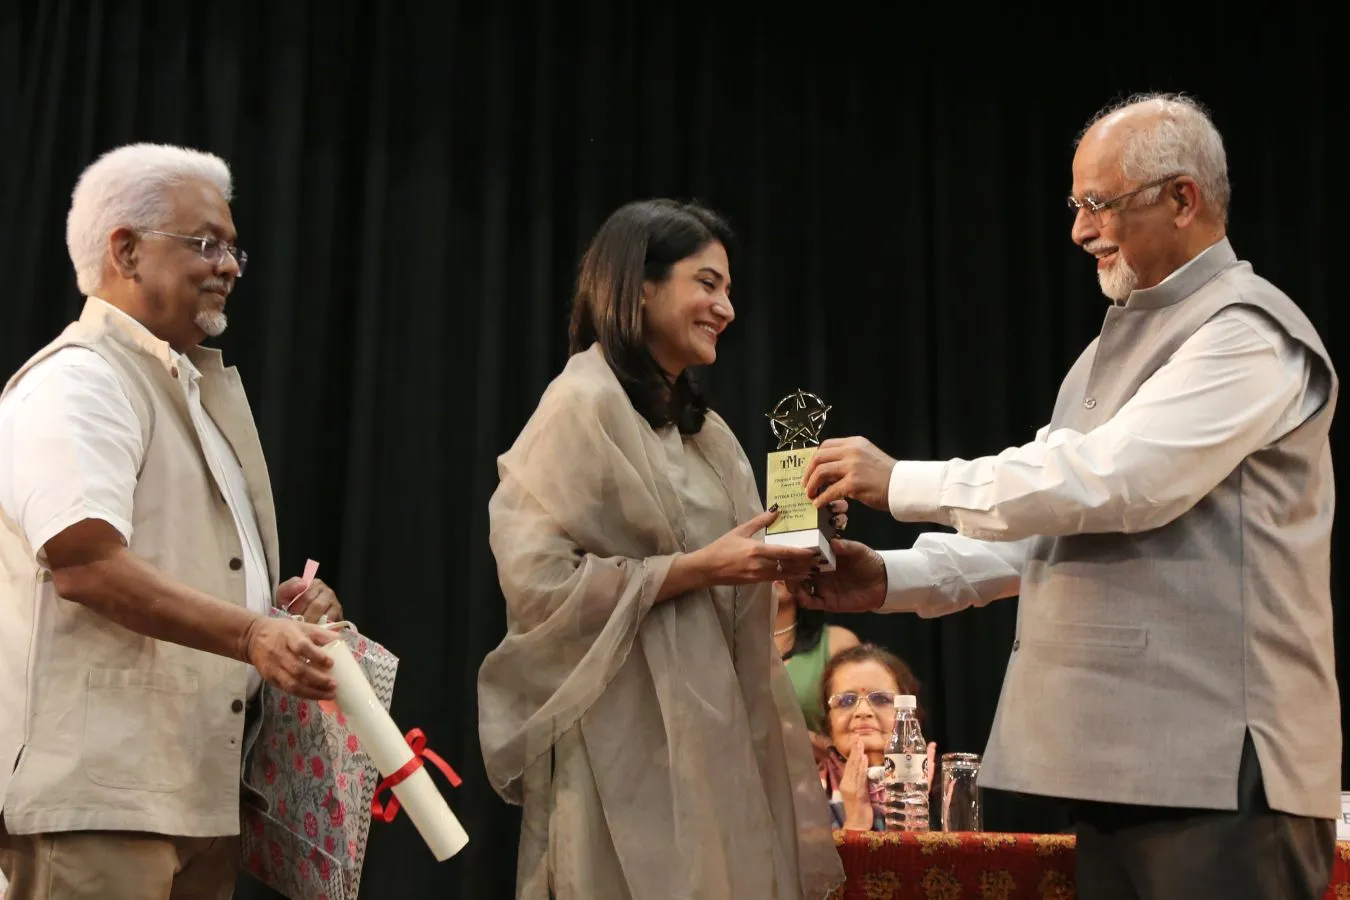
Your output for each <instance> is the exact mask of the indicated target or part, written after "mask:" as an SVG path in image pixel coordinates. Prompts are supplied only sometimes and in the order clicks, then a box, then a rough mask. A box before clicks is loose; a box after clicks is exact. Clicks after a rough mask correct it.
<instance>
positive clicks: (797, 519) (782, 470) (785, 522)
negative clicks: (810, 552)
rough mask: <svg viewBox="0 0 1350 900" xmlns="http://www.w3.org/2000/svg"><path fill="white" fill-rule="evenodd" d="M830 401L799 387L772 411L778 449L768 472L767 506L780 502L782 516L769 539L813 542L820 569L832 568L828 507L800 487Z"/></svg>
mask: <svg viewBox="0 0 1350 900" xmlns="http://www.w3.org/2000/svg"><path fill="white" fill-rule="evenodd" d="M829 411H830V407H829V406H827V405H826V404H825V402H824V401H823V400H821V399H820V398H819V397H817V396H816V395H815V394H810V393H807V392H806V391H803V390H802V389H801V388H798V389H797V391H796V392H795V393H792V394H788V395H787V396H786V397H784V398H783V399H782V400H779V401H778V405H777V406H775V407H774V408H773V410H772V411H771V412H770V413H768V417H769V427H770V428H772V429H773V436H774V437H775V438H777V439H778V449H776V450H774V451H773V452H772V453H770V454H769V460H768V469H767V471H766V473H765V479H764V481H765V488H766V490H765V493H766V494H767V496H766V497H765V508H766V509H767V508H769V507H771V506H773V505H774V504H775V503H777V504H778V518H777V519H775V520H774V522H773V524H772V525H770V526H769V527H768V528H767V529H766V530H765V533H764V542H765V543H766V544H775V545H778V546H785V547H811V548H814V549H816V550H819V551H820V555H821V557H822V559H821V564H820V570H821V571H822V572H831V571H833V570H834V550H833V549H832V548H831V547H830V538H832V537H834V526H832V525H831V524H830V510H829V508H828V507H827V508H825V509H816V507H815V505H814V504H813V503H812V502H811V500H810V499H809V498H808V497H807V496H806V491H805V490H804V489H803V488H802V473H803V472H804V471H806V464H807V463H809V462H810V461H811V457H812V456H813V455H814V454H815V452H816V447H818V446H820V432H821V430H822V429H823V428H824V427H825V415H826V413H828V412H829Z"/></svg>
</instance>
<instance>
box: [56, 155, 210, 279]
mask: <svg viewBox="0 0 1350 900" xmlns="http://www.w3.org/2000/svg"><path fill="white" fill-rule="evenodd" d="M185 181H206V182H208V183H210V184H213V185H215V187H216V188H217V189H218V190H219V191H220V193H221V196H222V197H224V198H225V202H226V203H229V202H230V196H231V193H232V182H231V178H230V167H229V166H227V165H226V164H225V161H224V160H222V159H221V158H220V157H218V156H215V155H213V154H210V153H203V152H202V151H200V150H189V149H187V148H185V147H175V146H171V145H168V144H128V145H126V146H123V147H118V148H116V149H114V150H110V151H108V152H107V153H105V154H103V155H102V156H100V157H99V158H98V159H97V160H95V161H94V162H93V163H92V164H91V165H90V166H89V167H88V168H87V169H85V170H84V172H83V173H81V175H80V178H79V181H77V182H76V183H75V190H74V191H73V192H72V194H71V198H70V212H69V214H67V216H66V249H67V251H68V252H69V253H70V261H71V263H72V264H73V265H74V266H75V281H76V283H77V284H78V285H79V287H80V292H81V293H83V294H86V295H87V294H94V293H97V292H98V290H99V289H100V288H101V287H102V281H103V264H104V260H105V258H106V256H107V252H108V235H110V234H112V232H113V231H114V230H116V229H118V228H122V227H127V228H134V229H153V228H159V227H162V226H163V225H164V223H165V222H166V221H167V220H168V219H169V218H170V216H171V215H172V210H171V209H170V208H169V205H168V198H167V196H166V191H167V189H168V188H170V187H172V186H173V185H176V184H181V183H183V182H185Z"/></svg>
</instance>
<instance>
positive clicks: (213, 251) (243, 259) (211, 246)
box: [141, 228, 248, 275]
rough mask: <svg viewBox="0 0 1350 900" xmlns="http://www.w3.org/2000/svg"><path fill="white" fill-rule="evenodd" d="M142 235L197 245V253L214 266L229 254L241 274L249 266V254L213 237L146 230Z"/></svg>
mask: <svg viewBox="0 0 1350 900" xmlns="http://www.w3.org/2000/svg"><path fill="white" fill-rule="evenodd" d="M141 234H157V235H159V236H160V237H170V238H177V239H178V240H180V241H187V242H188V243H189V244H196V245H197V251H198V252H199V253H200V254H201V256H202V259H204V260H205V261H206V262H209V263H210V264H211V265H213V266H218V265H220V264H221V263H222V262H224V261H225V254H226V253H228V254H230V256H233V257H234V264H235V265H237V266H238V267H239V274H240V275H243V274H244V267H245V266H247V265H248V254H247V253H245V252H244V251H243V250H240V249H239V248H238V247H236V246H234V245H233V244H227V243H225V242H224V241H221V240H217V239H216V238H213V237H200V236H198V235H192V234H173V233H172V232H169V231H155V230H153V229H150V228H146V229H144V230H143V231H141Z"/></svg>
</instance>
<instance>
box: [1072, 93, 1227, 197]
mask: <svg viewBox="0 0 1350 900" xmlns="http://www.w3.org/2000/svg"><path fill="white" fill-rule="evenodd" d="M1131 107H1140V108H1148V109H1150V111H1152V112H1156V113H1157V114H1158V115H1157V116H1156V118H1154V119H1152V120H1151V121H1150V122H1149V123H1148V124H1147V125H1146V126H1145V127H1142V128H1136V129H1132V130H1131V131H1130V132H1129V134H1127V135H1126V137H1125V146H1124V147H1123V148H1122V152H1121V168H1122V170H1123V171H1124V174H1125V177H1126V178H1128V179H1130V180H1131V181H1134V182H1136V183H1140V184H1143V183H1147V182H1150V181H1156V180H1158V179H1161V178H1166V177H1167V176H1169V175H1189V176H1190V177H1192V178H1194V179H1195V183H1196V184H1197V185H1199V187H1200V196H1202V197H1204V198H1205V202H1206V203H1207V204H1209V205H1210V206H1211V207H1213V208H1214V212H1215V213H1216V214H1217V215H1218V217H1219V221H1221V222H1227V221H1228V202H1229V199H1230V197H1231V195H1232V189H1231V188H1230V187H1229V184H1228V156H1227V154H1226V153H1225V152H1224V148H1223V138H1222V137H1221V136H1220V135H1219V130H1218V129H1217V128H1215V127H1214V123H1213V122H1212V121H1210V117H1209V112H1208V110H1206V109H1205V107H1204V106H1203V105H1202V104H1201V103H1200V102H1199V101H1197V100H1195V99H1194V98H1192V97H1189V96H1187V95H1186V94H1174V93H1149V94H1134V95H1133V96H1130V97H1128V98H1126V99H1125V100H1122V101H1120V102H1118V103H1113V104H1112V105H1110V106H1107V107H1105V108H1103V109H1102V110H1100V111H1099V112H1098V113H1097V114H1096V115H1094V116H1093V117H1092V118H1091V119H1090V120H1089V121H1088V123H1087V125H1085V126H1084V127H1083V130H1082V131H1081V132H1079V134H1078V141H1081V140H1082V139H1083V136H1084V135H1085V134H1086V133H1087V131H1088V129H1090V128H1091V127H1092V126H1093V125H1095V124H1096V123H1097V122H1099V121H1101V120H1102V119H1104V118H1106V117H1107V116H1110V115H1113V114H1115V113H1118V112H1120V111H1122V110H1125V109H1128V108H1131ZM1076 144H1077V142H1075V145H1076ZM1161 190H1162V187H1161V186H1159V187H1156V188H1151V189H1150V190H1148V191H1144V192H1143V193H1142V195H1141V200H1142V201H1143V202H1145V203H1149V202H1152V201H1153V200H1156V199H1157V196H1158V193H1159V192H1160V191H1161Z"/></svg>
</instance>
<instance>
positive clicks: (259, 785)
mask: <svg viewBox="0 0 1350 900" xmlns="http://www.w3.org/2000/svg"><path fill="white" fill-rule="evenodd" d="M272 615H273V616H282V617H284V616H287V615H288V614H287V613H286V612H285V611H284V610H280V609H274V610H273V611H272ZM328 627H330V628H333V629H334V631H336V633H337V634H338V636H339V637H340V639H341V640H343V641H345V642H346V643H347V646H348V648H349V649H350V650H351V653H352V656H354V657H355V658H356V661H357V663H358V665H360V667H361V669H362V671H363V672H364V673H365V676H366V678H367V680H369V681H370V685H371V687H372V688H373V689H374V691H375V696H376V697H377V698H378V699H379V701H380V703H381V704H383V706H384V708H385V710H386V711H387V710H388V709H389V704H390V701H391V700H392V699H393V694H394V677H395V675H396V674H397V670H398V658H397V657H396V656H394V655H393V654H392V653H390V652H389V651H388V650H386V649H385V648H384V647H383V646H381V645H380V644H378V643H376V642H374V641H371V640H369V639H367V638H365V637H363V636H362V635H361V634H360V633H359V632H357V630H356V629H355V627H353V626H352V625H351V623H350V622H338V623H334V624H332V625H329V626H328ZM261 703H262V710H261V716H262V721H261V724H260V730H259V732H258V737H257V740H256V741H255V742H254V744H253V748H252V752H251V756H250V759H249V760H248V762H247V765H246V771H245V773H244V782H245V784H246V785H247V787H248V788H250V789H252V790H253V791H256V792H257V793H258V794H259V795H260V796H261V797H262V799H263V800H264V801H265V802H266V804H267V807H268V808H267V809H265V810H264V809H260V808H258V806H257V805H256V803H250V801H249V799H248V798H245V800H244V802H243V810H244V811H243V821H242V823H241V826H240V827H241V835H240V837H241V851H242V853H241V855H242V859H241V867H242V868H243V869H244V871H246V872H248V873H249V874H251V875H253V876H254V877H255V878H257V879H258V880H260V881H262V882H263V883H264V884H266V885H268V886H269V887H271V888H273V889H274V890H276V891H278V892H280V893H281V894H284V895H285V896H287V897H289V898H291V900H356V896H357V890H358V889H359V887H360V884H361V868H362V866H363V864H364V862H365V857H366V839H367V836H368V834H369V831H370V820H371V801H372V799H374V796H375V790H376V787H377V786H378V785H379V783H380V773H379V771H378V770H377V769H376V768H375V764H374V763H372V762H371V760H370V757H369V756H368V755H367V754H366V753H365V751H364V750H362V748H361V745H360V742H359V741H358V740H357V739H356V735H354V734H352V733H351V731H350V730H349V729H348V728H347V723H346V719H345V718H344V717H343V715H342V714H341V713H340V712H338V711H337V710H336V708H335V707H330V708H329V709H328V710H324V709H320V704H318V703H315V702H313V701H309V700H301V699H299V698H296V697H293V696H291V695H289V694H285V693H283V692H281V691H278V690H276V689H275V688H273V687H271V686H270V685H264V686H263V690H262V696H261ZM324 706H325V707H328V704H324ZM246 793H247V791H246Z"/></svg>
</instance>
